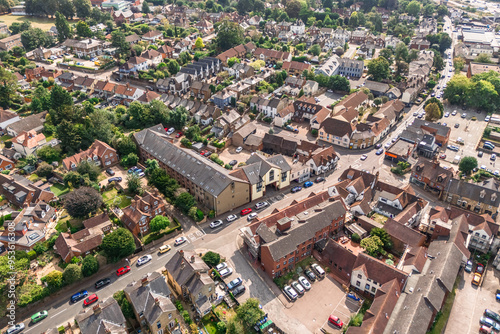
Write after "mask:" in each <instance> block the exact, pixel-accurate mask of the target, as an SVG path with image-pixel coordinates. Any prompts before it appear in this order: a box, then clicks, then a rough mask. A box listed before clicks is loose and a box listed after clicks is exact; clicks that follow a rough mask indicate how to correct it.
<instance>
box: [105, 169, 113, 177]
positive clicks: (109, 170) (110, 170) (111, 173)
mask: <svg viewBox="0 0 500 334" xmlns="http://www.w3.org/2000/svg"><path fill="white" fill-rule="evenodd" d="M106 173H108V174H109V175H111V176H113V175H115V171H114V170H112V169H111V168H108V169H106Z"/></svg>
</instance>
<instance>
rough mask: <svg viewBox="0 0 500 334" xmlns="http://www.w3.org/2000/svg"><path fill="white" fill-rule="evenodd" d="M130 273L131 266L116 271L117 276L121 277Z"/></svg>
mask: <svg viewBox="0 0 500 334" xmlns="http://www.w3.org/2000/svg"><path fill="white" fill-rule="evenodd" d="M129 271H130V267H129V266H125V267H121V268H120V269H118V270H117V271H116V276H121V275H123V274H126V273H128V272H129Z"/></svg>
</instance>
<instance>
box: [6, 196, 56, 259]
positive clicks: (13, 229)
mask: <svg viewBox="0 0 500 334" xmlns="http://www.w3.org/2000/svg"><path fill="white" fill-rule="evenodd" d="M11 219H12V220H11V221H6V222H5V226H8V227H9V228H8V229H4V231H2V233H1V234H0V242H1V243H2V244H3V245H4V246H5V247H8V249H9V250H13V249H12V248H11V245H12V244H13V245H14V247H15V250H19V251H21V250H23V251H30V250H33V247H34V246H35V244H37V243H38V242H43V241H45V233H46V232H47V229H48V225H49V223H53V222H54V221H55V220H56V211H55V209H54V208H53V207H51V206H50V205H48V204H47V203H45V202H43V201H40V202H38V203H37V204H30V205H29V206H27V207H25V208H23V209H22V210H21V211H13V212H12V213H11Z"/></svg>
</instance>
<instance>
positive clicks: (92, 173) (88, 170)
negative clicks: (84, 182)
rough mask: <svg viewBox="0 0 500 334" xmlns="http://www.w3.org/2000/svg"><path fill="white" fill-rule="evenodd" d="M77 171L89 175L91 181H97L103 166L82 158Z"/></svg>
mask: <svg viewBox="0 0 500 334" xmlns="http://www.w3.org/2000/svg"><path fill="white" fill-rule="evenodd" d="M76 171H77V172H78V173H79V174H80V175H82V176H84V175H88V177H89V179H90V180H91V181H97V177H98V176H99V174H101V168H99V166H97V165H96V164H95V163H94V162H93V161H87V160H82V161H81V162H80V163H79V164H78V165H77V166H76Z"/></svg>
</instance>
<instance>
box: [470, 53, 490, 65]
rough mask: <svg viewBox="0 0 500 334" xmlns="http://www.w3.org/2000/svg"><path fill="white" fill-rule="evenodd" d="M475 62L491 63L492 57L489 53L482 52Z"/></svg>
mask: <svg viewBox="0 0 500 334" xmlns="http://www.w3.org/2000/svg"><path fill="white" fill-rule="evenodd" d="M474 61H475V62H477V63H483V64H491V63H492V61H491V57H490V55H489V54H487V53H480V54H479V55H478V56H477V57H476V58H475V59H474Z"/></svg>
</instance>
